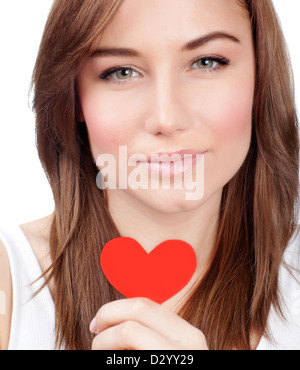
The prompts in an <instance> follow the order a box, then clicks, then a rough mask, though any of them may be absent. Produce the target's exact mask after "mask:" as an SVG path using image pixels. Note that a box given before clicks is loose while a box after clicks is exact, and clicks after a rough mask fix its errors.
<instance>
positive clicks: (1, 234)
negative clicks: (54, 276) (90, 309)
mask: <svg viewBox="0 0 300 370" xmlns="http://www.w3.org/2000/svg"><path fill="white" fill-rule="evenodd" d="M0 239H1V241H2V243H3V244H4V246H5V248H6V250H7V254H8V257H9V262H10V269H11V276H12V286H13V312H12V322H11V333H10V341H9V349H10V350H23V349H26V350H30V349H32V350H51V349H55V307H54V302H53V300H52V297H51V294H50V291H49V288H48V286H45V287H44V288H43V289H42V291H41V292H40V293H39V294H37V295H36V296H35V297H34V298H32V297H33V294H34V293H35V292H36V291H37V290H38V289H39V288H40V287H41V286H42V285H43V283H44V282H45V279H44V278H41V279H39V280H38V281H37V282H35V280H36V279H38V278H39V277H40V276H41V274H42V271H41V268H40V265H39V263H38V260H37V258H36V256H35V254H34V252H33V250H32V248H31V245H30V243H29V241H28V239H27V238H26V236H25V234H24V232H23V231H22V229H21V227H20V226H19V225H13V224H9V225H5V226H2V225H0ZM34 282H35V283H34Z"/></svg>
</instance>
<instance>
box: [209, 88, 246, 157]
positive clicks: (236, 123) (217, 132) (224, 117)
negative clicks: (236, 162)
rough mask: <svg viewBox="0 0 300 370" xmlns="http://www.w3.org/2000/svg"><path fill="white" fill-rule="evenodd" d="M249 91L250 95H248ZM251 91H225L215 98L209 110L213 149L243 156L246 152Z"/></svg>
mask: <svg viewBox="0 0 300 370" xmlns="http://www.w3.org/2000/svg"><path fill="white" fill-rule="evenodd" d="M249 91H250V93H249ZM251 92H252V90H251V89H249V90H248V91H241V90H240V89H237V90H234V91H227V93H225V94H222V96H217V98H216V99H215V101H214V104H213V106H211V109H210V110H209V111H210V112H211V113H210V114H209V115H210V117H209V118H208V122H209V123H210V127H209V129H210V132H211V135H212V139H213V144H214V147H215V148H223V149H224V150H226V151H227V152H228V153H235V155H238V154H239V151H241V155H243V154H244V152H245V150H246V151H247V150H248V147H249V144H250V140H251V131H252V106H253V94H252V93H251Z"/></svg>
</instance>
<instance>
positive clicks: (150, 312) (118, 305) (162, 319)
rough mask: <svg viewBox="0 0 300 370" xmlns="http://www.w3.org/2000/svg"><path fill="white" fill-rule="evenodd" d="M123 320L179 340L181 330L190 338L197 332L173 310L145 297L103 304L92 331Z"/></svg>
mask: <svg viewBox="0 0 300 370" xmlns="http://www.w3.org/2000/svg"><path fill="white" fill-rule="evenodd" d="M124 321H136V322H139V323H141V324H142V325H144V326H146V327H148V328H150V329H152V330H154V331H156V332H157V333H159V334H161V335H163V336H165V337H172V338H174V340H178V341H180V340H181V338H182V332H183V331H185V332H187V331H188V333H189V335H190V336H191V339H192V338H194V335H195V334H197V333H198V332H199V331H198V330H197V329H196V328H195V327H193V326H192V325H190V324H189V323H188V322H186V321H185V320H183V319H182V318H181V317H179V316H178V315H177V314H175V313H174V312H171V311H169V310H168V309H166V308H165V307H163V306H161V305H159V304H158V303H155V302H153V301H151V300H149V299H146V298H131V299H121V300H117V301H114V302H110V303H108V304H106V305H103V306H102V307H101V308H100V310H99V311H98V313H97V315H96V318H95V322H96V324H95V327H94V331H93V332H94V333H96V334H98V333H100V332H102V331H103V330H106V329H107V328H109V327H110V326H115V325H118V324H120V323H122V322H124ZM187 329H189V330H187ZM188 339H189V338H187V340H188Z"/></svg>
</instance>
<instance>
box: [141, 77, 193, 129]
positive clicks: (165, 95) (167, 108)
mask: <svg viewBox="0 0 300 370" xmlns="http://www.w3.org/2000/svg"><path fill="white" fill-rule="evenodd" d="M186 100H187V99H185V98H184V94H183V91H182V89H181V88H180V86H179V83H178V81H175V80H174V79H172V77H167V78H157V80H156V81H154V82H153V84H151V88H150V92H149V99H148V107H149V109H148V115H147V117H146V120H145V130H146V131H147V132H149V133H151V134H153V135H158V134H161V135H165V136H171V135H172V134H174V133H175V132H177V131H183V130H186V129H187V128H188V126H189V124H190V123H189V122H190V120H189V112H188V104H187V101H186Z"/></svg>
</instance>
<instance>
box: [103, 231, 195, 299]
mask: <svg viewBox="0 0 300 370" xmlns="http://www.w3.org/2000/svg"><path fill="white" fill-rule="evenodd" d="M100 264H101V267H102V270H103V272H104V274H105V276H106V277H107V279H108V281H109V282H110V284H111V285H112V286H114V287H115V288H116V289H117V290H118V291H119V292H120V293H122V294H123V295H124V296H125V297H127V298H133V297H145V298H149V299H151V300H153V301H155V302H157V303H162V302H164V301H166V300H168V299H169V298H171V297H173V296H174V295H175V294H176V293H178V292H179V291H180V290H181V289H183V288H184V287H185V286H186V285H187V283H188V282H189V281H190V280H191V278H192V276H193V274H194V272H195V270H196V266H197V258H196V254H195V252H194V250H193V248H192V247H191V246H190V245H189V244H188V243H186V242H184V241H181V240H167V241H164V242H162V243H161V244H159V245H158V246H157V247H156V248H154V249H153V250H152V251H151V252H150V253H149V254H148V253H147V252H146V251H145V250H144V248H142V246H141V245H140V244H139V243H138V242H137V241H136V240H134V239H132V238H129V237H119V238H115V239H112V240H111V241H109V242H108V243H106V244H105V246H104V248H103V250H102V253H101V258H100Z"/></svg>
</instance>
